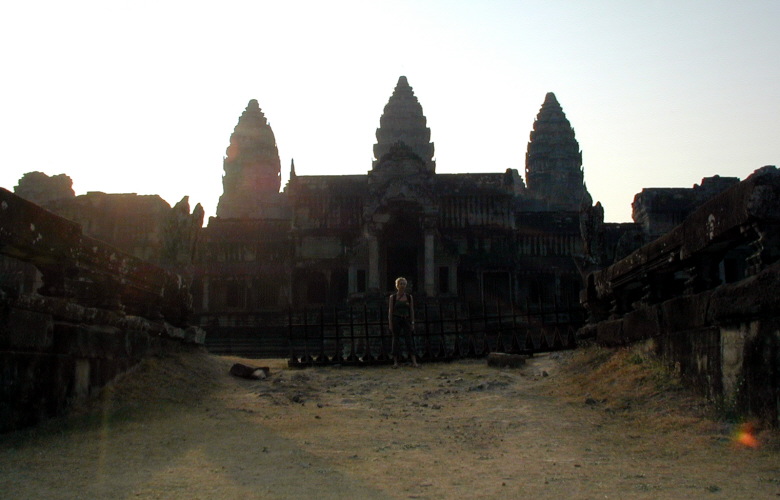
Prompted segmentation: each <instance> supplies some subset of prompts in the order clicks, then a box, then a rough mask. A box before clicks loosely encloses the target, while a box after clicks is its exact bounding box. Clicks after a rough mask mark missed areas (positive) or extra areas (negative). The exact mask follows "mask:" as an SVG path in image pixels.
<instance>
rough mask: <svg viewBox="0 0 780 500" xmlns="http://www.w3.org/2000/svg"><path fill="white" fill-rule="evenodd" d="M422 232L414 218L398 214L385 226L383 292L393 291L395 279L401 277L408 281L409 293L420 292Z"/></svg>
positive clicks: (421, 287)
mask: <svg viewBox="0 0 780 500" xmlns="http://www.w3.org/2000/svg"><path fill="white" fill-rule="evenodd" d="M422 244H423V242H422V231H421V230H420V226H419V223H418V221H417V219H416V217H410V216H408V215H405V214H400V215H399V216H397V217H395V218H394V219H393V220H392V221H391V222H390V223H388V224H387V226H385V231H384V250H385V282H384V285H385V290H387V291H391V290H394V289H395V279H396V278H398V277H399V276H403V277H404V278H406V279H407V280H408V281H409V284H410V286H411V289H410V291H412V292H414V291H417V292H420V291H421V290H422V289H423V286H422V282H421V279H422V273H421V272H420V265H421V256H422V252H423V247H422Z"/></svg>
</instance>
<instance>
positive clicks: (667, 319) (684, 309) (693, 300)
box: [660, 292, 711, 332]
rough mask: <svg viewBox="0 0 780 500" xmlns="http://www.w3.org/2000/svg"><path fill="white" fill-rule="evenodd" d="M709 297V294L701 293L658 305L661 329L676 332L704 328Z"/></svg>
mask: <svg viewBox="0 0 780 500" xmlns="http://www.w3.org/2000/svg"><path fill="white" fill-rule="evenodd" d="M710 296H711V293H710V292H703V293H699V294H696V295H686V296H683V297H676V298H673V299H670V300H667V301H665V302H664V303H663V304H661V305H660V313H661V318H660V322H661V329H662V330H663V331H665V332H676V331H681V330H693V329H695V328H701V327H703V326H705V325H706V324H707V311H708V308H709V305H710Z"/></svg>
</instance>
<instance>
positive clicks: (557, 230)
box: [0, 76, 739, 339]
mask: <svg viewBox="0 0 780 500" xmlns="http://www.w3.org/2000/svg"><path fill="white" fill-rule="evenodd" d="M529 121H530V120H529ZM436 167H437V165H436V162H435V160H434V144H433V142H431V130H430V128H428V126H427V119H426V117H425V115H424V113H423V108H422V106H421V104H420V102H419V101H418V99H417V97H416V96H415V95H414V92H413V90H412V87H411V86H410V85H409V83H408V81H407V79H406V77H404V76H402V77H400V78H399V79H398V83H397V85H396V87H395V90H394V91H393V93H392V95H391V96H390V98H389V100H388V102H387V105H386V106H385V108H384V111H383V113H382V114H381V116H380V118H379V128H378V129H377V130H376V143H375V144H374V160H373V162H372V163H371V165H366V168H367V173H366V174H364V175H310V176H305V175H297V174H296V172H295V165H294V164H292V165H291V166H290V173H289V181H288V182H287V184H286V185H285V186H284V187H283V188H282V185H281V163H280V159H279V152H278V149H277V145H276V138H275V136H274V132H273V130H272V129H271V126H270V125H269V122H268V120H267V119H266V117H265V115H264V113H263V112H262V110H261V109H260V106H259V104H258V102H257V101H256V100H251V101H250V102H249V104H248V105H247V107H246V109H245V110H244V112H243V114H241V116H240V118H239V119H238V124H237V125H236V127H235V129H234V131H233V133H232V134H231V135H230V141H229V145H228V148H227V151H226V156H225V158H224V162H223V169H224V176H223V180H222V182H223V193H222V196H221V197H220V200H219V205H218V207H217V212H216V216H215V217H211V218H210V219H209V221H208V224H207V226H206V227H202V221H203V209H202V208H201V207H200V206H199V205H198V206H196V207H195V209H194V210H193V211H192V213H190V209H189V202H188V199H187V197H185V198H184V199H183V200H181V201H180V202H179V203H177V204H176V206H174V207H170V206H169V205H168V204H167V203H166V202H165V201H164V200H162V199H161V198H160V197H159V196H138V195H135V194H105V193H99V192H92V193H88V194H86V195H80V196H75V195H74V193H73V190H72V188H71V185H72V181H71V180H70V178H69V177H67V176H65V175H59V176H54V177H48V176H46V175H45V174H41V173H39V172H32V173H28V174H25V176H24V177H23V178H22V179H21V180H20V183H19V186H17V187H16V189H15V191H16V193H17V194H18V195H20V196H22V197H24V198H27V199H28V200H30V201H33V202H35V203H38V204H39V205H41V206H43V207H44V208H47V209H48V210H51V211H52V212H55V213H56V214H58V215H60V216H62V217H65V218H67V219H70V220H72V221H75V222H77V223H79V224H80V225H81V227H82V228H83V231H84V233H85V234H86V235H88V236H90V237H94V238H97V239H100V240H102V241H105V242H106V243H108V244H110V245H112V246H114V247H116V248H118V249H120V250H123V251H125V252H127V253H129V254H131V255H133V256H135V257H138V258H141V259H144V260H146V261H148V262H151V263H153V264H158V265H161V266H164V267H166V268H168V269H171V270H173V271H175V272H177V273H179V274H181V275H183V276H185V277H186V278H187V279H188V281H189V282H190V284H191V287H190V289H191V291H192V297H193V304H192V306H193V311H194V314H195V316H194V318H193V322H194V323H196V324H198V325H200V326H201V327H203V328H205V329H206V330H207V332H208V335H209V338H212V339H213V338H223V339H224V338H231V336H233V335H236V334H241V335H245V336H252V337H257V335H258V333H261V334H262V332H266V334H268V333H267V332H270V331H271V330H273V329H274V328H275V329H276V330H274V331H275V332H276V333H275V334H274V335H276V337H277V338H281V336H282V334H283V325H284V322H285V318H286V317H287V316H286V312H287V311H288V310H289V309H290V308H293V309H297V310H300V309H303V308H311V307H335V306H339V305H345V304H359V303H364V304H366V303H368V304H376V303H377V301H378V300H382V299H383V298H384V297H386V296H387V294H388V293H390V291H391V290H392V289H393V283H394V280H395V278H396V277H398V276H404V277H406V278H407V279H408V280H409V283H410V285H411V290H412V291H413V293H414V294H415V297H416V298H418V300H424V301H427V302H429V303H430V302H434V303H435V302H439V303H443V302H452V303H457V304H460V305H464V306H480V305H484V304H488V305H491V306H493V307H495V306H501V307H506V306H509V305H513V306H519V308H520V309H521V310H522V309H523V308H528V307H536V308H540V307H542V306H545V307H549V306H553V305H554V306H555V307H560V308H562V309H563V308H568V307H570V306H573V307H577V305H578V304H579V293H580V290H581V289H582V288H583V276H584V275H585V274H586V273H587V272H588V271H591V270H594V269H598V268H603V267H606V266H608V265H610V264H611V263H613V262H614V261H615V260H617V259H620V258H622V257H624V256H626V255H628V254H629V253H630V252H632V251H633V250H635V249H636V248H639V247H640V246H641V245H643V244H645V243H647V242H649V241H651V240H653V239H655V238H657V237H658V236H659V235H661V234H663V233H665V232H666V231H668V230H670V229H671V228H673V227H674V226H675V225H677V224H679V223H680V221H682V220H683V219H684V218H685V217H687V215H688V214H689V213H691V212H692V211H693V210H695V209H696V207H697V206H700V205H701V204H702V203H704V202H706V201H707V200H708V199H710V198H711V197H712V196H715V195H717V194H718V193H720V192H722V191H723V190H725V189H727V188H728V187H730V186H733V185H734V184H735V183H737V182H739V179H735V178H720V177H717V176H715V177H711V178H705V179H703V180H702V183H701V186H698V185H697V186H694V188H693V189H687V188H649V189H645V190H643V191H642V192H641V193H639V194H637V195H636V198H635V200H634V204H633V208H634V222H633V223H620V224H617V223H604V220H603V219H604V212H603V209H602V207H601V205H600V204H599V203H596V204H595V205H594V204H593V200H592V199H591V196H590V195H589V193H588V191H587V188H586V186H585V182H584V178H583V169H582V152H581V151H580V147H579V144H578V142H577V140H576V138H575V135H574V130H573V128H572V126H571V124H570V123H569V121H568V119H567V118H566V115H565V114H564V112H563V110H562V108H561V105H560V104H559V103H558V100H557V99H556V97H555V95H554V94H552V93H548V94H547V95H546V96H545V98H544V102H543V103H542V105H541V108H540V110H539V113H538V115H537V116H536V119H535V120H534V121H533V123H532V124H531V132H530V138H529V140H528V142H527V145H526V157H525V176H524V177H525V181H524V180H523V176H521V174H520V173H519V172H518V171H517V170H516V169H507V170H506V171H505V172H496V173H479V174H477V173H466V174H444V173H437V172H436ZM15 266H16V264H15V263H12V262H9V261H8V259H6V258H3V259H0V272H2V274H3V276H17V275H18V276H23V279H20V280H19V281H20V284H19V288H20V289H21V290H23V291H33V290H35V289H36V287H38V286H39V285H40V283H39V282H37V280H39V278H40V277H37V278H36V274H35V271H34V270H32V269H28V270H27V271H25V272H23V273H22V272H18V271H17V270H16V267H15ZM269 335H270V334H269Z"/></svg>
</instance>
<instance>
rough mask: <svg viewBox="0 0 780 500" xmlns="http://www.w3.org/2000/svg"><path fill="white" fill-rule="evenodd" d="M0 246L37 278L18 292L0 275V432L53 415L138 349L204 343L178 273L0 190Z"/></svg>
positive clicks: (128, 362) (139, 354)
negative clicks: (30, 289) (36, 284)
mask: <svg viewBox="0 0 780 500" xmlns="http://www.w3.org/2000/svg"><path fill="white" fill-rule="evenodd" d="M0 254H1V255H3V256H5V258H6V260H10V261H18V262H19V263H26V264H28V265H33V266H35V267H36V268H37V269H38V271H39V272H40V274H41V278H42V283H43V284H42V286H41V287H40V288H39V289H38V290H37V292H35V293H24V292H23V291H21V290H20V289H19V288H18V287H16V286H15V283H9V282H6V281H3V282H0V432H3V431H7V430H10V429H14V428H19V427H23V426H27V425H31V424H35V423H36V422H38V421H40V420H41V419H43V418H46V417H50V416H54V415H57V414H60V413H61V412H62V411H63V410H64V409H65V408H66V407H67V406H68V404H70V403H71V402H72V401H73V400H75V399H78V398H81V397H84V396H86V395H88V394H91V393H93V392H94V391H96V390H98V389H99V388H101V387H103V386H104V385H105V384H106V383H108V382H110V381H111V380H112V379H114V378H115V377H116V376H117V375H119V374H121V373H123V372H125V371H127V370H128V369H129V368H131V367H132V366H133V365H135V364H137V363H138V362H139V361H140V360H141V359H143V357H144V356H147V355H149V354H152V353H156V352H162V351H165V350H168V349H173V348H180V347H181V346H182V345H185V344H186V345H194V346H197V345H202V344H203V342H204V337H205V332H203V330H201V329H199V328H196V327H191V326H189V325H188V315H189V312H190V309H191V296H190V293H189V290H188V288H187V286H186V284H185V282H184V281H183V280H182V279H181V278H180V277H179V276H177V275H175V274H172V273H169V272H167V271H165V270H163V269H161V268H159V267H156V266H152V265H150V264H148V263H145V262H143V261H141V260H139V259H137V258H135V257H132V256H129V255H127V254H123V253H122V252H120V251H118V250H117V249H115V248H113V247H110V246H109V245H107V244H105V243H103V242H101V241H99V240H96V239H93V238H89V237H87V236H84V234H83V232H82V231H81V227H80V226H79V225H78V224H75V223H73V222H70V221H68V220H66V219H63V218H61V217H58V216H56V215H54V214H52V213H51V212H48V211H46V210H44V209H42V208H41V207H39V206H37V205H35V204H34V203H31V202H29V201H26V200H24V199H22V198H20V197H18V196H16V195H14V194H12V193H10V192H9V191H7V190H5V189H0ZM3 276H5V274H4V275H3Z"/></svg>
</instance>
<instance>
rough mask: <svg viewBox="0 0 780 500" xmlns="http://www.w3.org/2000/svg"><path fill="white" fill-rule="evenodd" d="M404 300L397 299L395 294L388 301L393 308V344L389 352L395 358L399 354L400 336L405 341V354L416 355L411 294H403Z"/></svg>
mask: <svg viewBox="0 0 780 500" xmlns="http://www.w3.org/2000/svg"><path fill="white" fill-rule="evenodd" d="M404 299H405V300H398V298H397V296H396V294H393V295H392V296H391V297H390V302H391V304H392V308H393V330H392V332H391V333H392V335H393V345H392V350H391V352H392V353H393V357H395V358H397V357H399V356H400V355H401V345H400V344H401V343H400V341H399V339H400V338H403V339H404V342H405V343H406V354H407V356H409V357H411V356H416V355H417V351H416V350H415V348H414V336H413V334H412V333H413V329H412V296H411V295H409V294H408V293H407V294H404Z"/></svg>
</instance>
